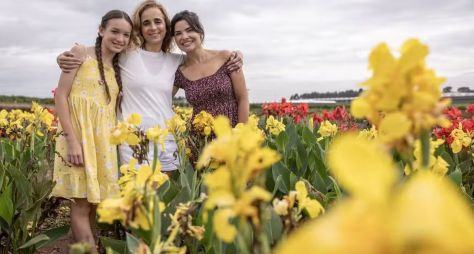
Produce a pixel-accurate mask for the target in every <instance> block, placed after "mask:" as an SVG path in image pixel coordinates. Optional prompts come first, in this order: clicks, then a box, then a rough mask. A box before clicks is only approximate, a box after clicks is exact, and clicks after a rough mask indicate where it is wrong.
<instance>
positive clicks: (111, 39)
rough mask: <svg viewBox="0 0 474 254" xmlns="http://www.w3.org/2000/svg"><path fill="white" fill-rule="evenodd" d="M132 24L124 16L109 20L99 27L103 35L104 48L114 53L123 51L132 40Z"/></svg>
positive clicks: (100, 33)
mask: <svg viewBox="0 0 474 254" xmlns="http://www.w3.org/2000/svg"><path fill="white" fill-rule="evenodd" d="M131 33H132V25H131V24H130V23H129V22H128V21H127V20H125V19H123V18H115V19H110V20H108V21H107V24H106V25H105V27H101V28H100V29H99V35H100V36H102V48H103V49H106V50H108V51H110V52H113V53H120V52H122V51H123V50H124V49H125V48H126V47H127V46H128V44H129V42H130V35H131Z"/></svg>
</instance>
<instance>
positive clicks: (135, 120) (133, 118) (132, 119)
mask: <svg viewBox="0 0 474 254" xmlns="http://www.w3.org/2000/svg"><path fill="white" fill-rule="evenodd" d="M127 123H129V124H132V125H135V126H138V125H140V124H141V123H142V117H141V116H140V115H139V114H137V113H132V114H131V115H130V116H129V117H128V118H127Z"/></svg>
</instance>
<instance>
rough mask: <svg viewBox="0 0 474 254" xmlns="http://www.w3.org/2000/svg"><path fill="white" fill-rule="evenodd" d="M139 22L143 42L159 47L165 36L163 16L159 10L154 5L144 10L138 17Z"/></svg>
mask: <svg viewBox="0 0 474 254" xmlns="http://www.w3.org/2000/svg"><path fill="white" fill-rule="evenodd" d="M140 24H141V34H142V36H143V39H144V40H145V44H146V45H149V46H159V47H161V44H162V43H163V39H164V38H165V36H166V23H165V16H164V15H163V13H162V12H161V10H160V9H158V8H156V7H151V8H148V9H146V10H144V11H143V13H142V15H141V17H140Z"/></svg>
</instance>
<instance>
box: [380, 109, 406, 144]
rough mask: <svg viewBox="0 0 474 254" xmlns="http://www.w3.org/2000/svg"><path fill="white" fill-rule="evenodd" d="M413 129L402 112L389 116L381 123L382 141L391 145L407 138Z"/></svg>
mask: <svg viewBox="0 0 474 254" xmlns="http://www.w3.org/2000/svg"><path fill="white" fill-rule="evenodd" d="M411 127H412V126H411V121H410V119H408V117H407V116H406V115H405V114H403V113H401V112H395V113H391V114H388V115H386V116H385V117H384V118H383V119H382V121H381V123H380V127H379V134H380V139H381V140H382V141H385V142H387V143H391V142H393V141H396V140H398V139H401V138H403V137H404V136H406V135H407V134H408V132H409V131H410V129H411Z"/></svg>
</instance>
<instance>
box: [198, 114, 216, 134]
mask: <svg viewBox="0 0 474 254" xmlns="http://www.w3.org/2000/svg"><path fill="white" fill-rule="evenodd" d="M213 125H214V117H213V116H212V115H211V114H209V113H207V112H206V111H201V112H199V114H197V115H196V116H195V117H194V120H193V127H194V128H195V129H196V130H197V131H199V132H200V133H201V134H203V135H204V136H209V135H210V134H211V132H212V130H213Z"/></svg>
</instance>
